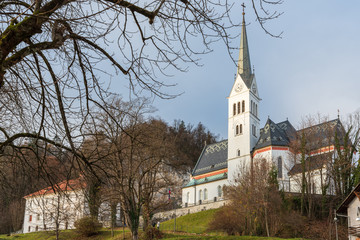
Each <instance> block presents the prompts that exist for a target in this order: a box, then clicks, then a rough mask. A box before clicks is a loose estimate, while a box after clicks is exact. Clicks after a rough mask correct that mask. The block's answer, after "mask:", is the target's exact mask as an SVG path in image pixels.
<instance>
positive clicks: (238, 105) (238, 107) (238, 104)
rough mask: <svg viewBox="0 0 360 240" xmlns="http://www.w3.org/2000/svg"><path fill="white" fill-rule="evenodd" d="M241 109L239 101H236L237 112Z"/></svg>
mask: <svg viewBox="0 0 360 240" xmlns="http://www.w3.org/2000/svg"><path fill="white" fill-rule="evenodd" d="M240 111H241V107H240V102H238V103H237V113H238V114H239V113H240Z"/></svg>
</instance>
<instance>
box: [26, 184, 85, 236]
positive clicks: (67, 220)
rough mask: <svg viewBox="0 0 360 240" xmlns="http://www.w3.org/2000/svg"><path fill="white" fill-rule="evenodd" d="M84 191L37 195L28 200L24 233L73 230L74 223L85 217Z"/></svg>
mask: <svg viewBox="0 0 360 240" xmlns="http://www.w3.org/2000/svg"><path fill="white" fill-rule="evenodd" d="M84 203H85V199H84V194H83V192H82V191H69V192H66V193H62V194H54V193H53V194H46V195H37V196H33V197H28V198H26V204H25V214H24V224H23V232H24V233H28V232H35V231H45V230H54V229H56V223H58V224H59V229H61V230H63V229H73V228H74V222H75V221H76V220H77V219H79V218H82V217H83V216H84V206H85V204H84Z"/></svg>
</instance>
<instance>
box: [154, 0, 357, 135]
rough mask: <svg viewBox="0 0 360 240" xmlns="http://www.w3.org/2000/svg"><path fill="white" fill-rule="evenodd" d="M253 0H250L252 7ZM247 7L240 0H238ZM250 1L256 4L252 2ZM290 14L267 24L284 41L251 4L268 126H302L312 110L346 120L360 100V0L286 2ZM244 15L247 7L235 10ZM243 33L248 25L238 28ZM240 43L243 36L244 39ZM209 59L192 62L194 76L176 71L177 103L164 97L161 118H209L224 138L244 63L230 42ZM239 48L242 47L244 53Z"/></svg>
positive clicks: (253, 46)
mask: <svg viewBox="0 0 360 240" xmlns="http://www.w3.org/2000/svg"><path fill="white" fill-rule="evenodd" d="M246 2H247V1H245V4H246ZM238 5H240V4H238ZM247 5H249V6H250V4H247ZM278 9H279V11H282V12H284V14H283V15H282V16H281V17H280V18H279V19H276V20H273V21H272V22H269V23H268V24H267V26H268V29H269V30H270V31H272V32H274V33H279V32H281V31H283V32H284V33H283V35H282V36H283V38H282V39H275V38H272V37H270V36H268V35H266V34H265V33H264V31H263V30H262V29H261V28H260V26H259V25H258V23H257V22H255V16H254V13H253V11H252V9H251V8H250V7H247V9H246V13H247V14H246V21H247V24H249V25H248V26H247V34H248V41H249V48H250V56H251V64H252V65H254V66H255V74H256V80H257V84H258V88H259V94H260V97H261V98H262V102H261V103H260V108H259V112H260V118H261V126H263V125H264V123H265V121H266V119H267V116H270V118H271V119H272V120H273V121H275V122H280V121H283V120H286V118H288V119H289V121H290V122H291V123H292V124H293V125H294V126H295V127H298V126H299V123H300V121H301V119H302V118H303V117H305V116H306V115H309V114H312V115H314V114H317V113H321V114H322V115H327V116H329V118H330V119H333V118H336V117H337V109H339V110H340V115H342V116H343V117H345V116H346V115H347V114H349V113H352V112H354V111H356V110H358V109H359V107H360V106H359V103H360V94H359V90H360V78H359V76H360V59H359V56H360V26H359V24H360V14H359V10H360V1H355V0H353V1H341V2H340V1H335V0H316V1H309V0H306V1H295V0H285V1H284V3H283V4H282V5H280V6H279V8H278ZM233 11H238V13H239V17H241V8H240V7H239V8H233ZM236 30H237V31H239V32H240V31H241V28H240V27H239V29H236ZM238 42H239V44H240V36H239V37H238ZM213 47H214V51H213V52H212V53H211V54H208V55H206V56H204V57H203V58H202V60H201V64H203V67H195V66H190V68H189V71H188V72H187V73H180V72H174V75H175V76H174V77H173V78H172V79H171V81H172V82H176V83H178V85H177V86H176V87H174V88H173V89H170V90H168V91H169V92H172V93H179V92H184V94H183V95H181V96H179V97H177V98H176V99H173V100H161V99H156V100H155V101H154V106H155V107H156V108H157V109H158V112H157V113H156V115H157V116H159V117H161V118H162V119H164V120H166V121H168V122H172V121H173V120H174V119H182V120H184V121H185V122H188V123H193V124H196V123H198V122H202V123H203V124H204V125H205V126H207V127H208V128H209V129H210V130H211V131H212V132H213V133H215V134H219V135H220V138H224V139H226V138H227V99H226V97H227V96H228V94H229V92H230V89H231V87H232V84H233V81H234V74H235V70H236V66H235V65H234V63H233V62H232V61H231V59H230V58H229V56H228V54H227V52H226V49H225V47H224V46H223V45H222V44H221V43H218V44H215V45H214V46H213ZM237 55H238V52H234V56H233V57H234V58H237Z"/></svg>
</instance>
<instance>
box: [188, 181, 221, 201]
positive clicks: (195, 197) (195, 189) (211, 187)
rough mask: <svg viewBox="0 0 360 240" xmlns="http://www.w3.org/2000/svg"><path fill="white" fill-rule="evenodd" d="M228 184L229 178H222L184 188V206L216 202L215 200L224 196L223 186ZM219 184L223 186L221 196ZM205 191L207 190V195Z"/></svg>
mask: <svg viewBox="0 0 360 240" xmlns="http://www.w3.org/2000/svg"><path fill="white" fill-rule="evenodd" d="M227 184H228V181H227V179H222V180H219V181H213V182H209V183H204V184H200V185H195V186H191V187H186V188H183V189H182V203H183V204H182V205H183V207H185V206H194V205H200V204H204V203H209V202H214V200H216V201H219V200H221V199H222V198H223V191H222V189H223V186H224V185H227ZM219 186H220V187H221V196H219V191H218V187H219ZM200 192H201V194H200ZM205 192H207V194H206V195H207V196H205ZM200 195H201V197H200ZM205 197H206V198H205ZM215 198H216V199H215ZM200 200H201V201H200Z"/></svg>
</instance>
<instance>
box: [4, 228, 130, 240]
mask: <svg viewBox="0 0 360 240" xmlns="http://www.w3.org/2000/svg"><path fill="white" fill-rule="evenodd" d="M59 238H60V239H61V240H83V239H89V240H118V239H119V240H120V239H123V231H122V229H116V230H115V231H114V237H111V231H110V230H108V229H103V230H101V231H100V233H99V234H98V235H96V236H92V237H88V238H84V237H81V236H79V235H78V234H77V233H76V232H75V231H74V230H66V231H60V235H59ZM125 238H126V239H130V232H129V230H128V229H125ZM55 239H56V235H55V232H54V231H47V232H33V233H27V234H16V235H13V236H6V235H0V240H55Z"/></svg>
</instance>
